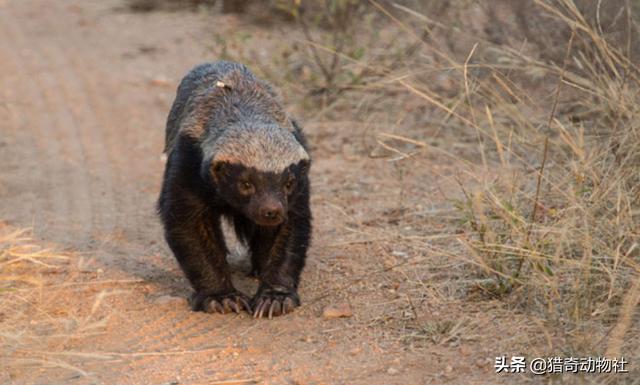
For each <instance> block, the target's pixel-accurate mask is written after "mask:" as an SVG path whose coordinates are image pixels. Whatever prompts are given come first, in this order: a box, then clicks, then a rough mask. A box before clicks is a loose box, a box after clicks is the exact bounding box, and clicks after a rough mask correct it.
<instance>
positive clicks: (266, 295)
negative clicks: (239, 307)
mask: <svg viewBox="0 0 640 385" xmlns="http://www.w3.org/2000/svg"><path fill="white" fill-rule="evenodd" d="M298 306H300V298H299V297H298V293H297V292H296V291H295V289H289V288H286V287H284V286H268V287H265V288H261V289H260V290H258V293H257V294H256V295H255V297H253V299H252V300H251V307H252V308H253V318H262V317H269V319H271V318H273V317H277V316H279V315H284V314H287V313H291V312H292V311H293V309H295V308H296V307H298Z"/></svg>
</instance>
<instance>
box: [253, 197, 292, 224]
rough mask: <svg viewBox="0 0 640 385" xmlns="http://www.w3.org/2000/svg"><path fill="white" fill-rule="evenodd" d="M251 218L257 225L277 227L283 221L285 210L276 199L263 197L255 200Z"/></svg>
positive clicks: (281, 203)
mask: <svg viewBox="0 0 640 385" xmlns="http://www.w3.org/2000/svg"><path fill="white" fill-rule="evenodd" d="M252 217H253V219H254V221H255V222H256V223H257V224H259V225H262V226H277V225H279V224H281V223H282V222H284V221H285V219H286V208H285V205H284V204H283V202H282V201H281V200H280V199H278V198H277V197H275V196H273V195H265V196H262V197H260V198H258V199H257V202H256V210H255V211H254V213H253V215H252Z"/></svg>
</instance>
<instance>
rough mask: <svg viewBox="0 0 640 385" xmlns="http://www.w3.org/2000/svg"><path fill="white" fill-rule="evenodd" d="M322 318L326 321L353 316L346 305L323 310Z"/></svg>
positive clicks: (340, 304)
mask: <svg viewBox="0 0 640 385" xmlns="http://www.w3.org/2000/svg"><path fill="white" fill-rule="evenodd" d="M322 316H323V317H324V318H327V319H332V318H342V317H351V316H353V310H352V309H351V305H349V304H348V303H339V304H332V305H329V306H327V307H325V308H324V310H323V311H322Z"/></svg>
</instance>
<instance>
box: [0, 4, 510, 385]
mask: <svg viewBox="0 0 640 385" xmlns="http://www.w3.org/2000/svg"><path fill="white" fill-rule="evenodd" d="M239 28H259V27H250V26H248V25H247V26H245V25H244V24H243V21H242V20H241V19H238V18H234V17H230V16H220V15H207V14H198V13H179V12H175V13H168V12H152V13H148V14H136V13H130V12H127V11H126V10H124V8H123V6H122V4H121V3H120V2H119V1H116V0H110V1H97V0H92V1H81V0H64V1H63V0H51V1H47V2H46V5H45V2H43V1H42V0H9V1H6V0H0V84H1V87H0V132H1V133H2V135H1V136H0V163H1V164H2V171H1V172H0V197H1V201H0V219H2V220H3V221H5V222H6V223H7V224H8V226H11V227H12V228H25V227H31V228H33V233H34V237H35V238H36V239H38V240H39V242H46V243H47V244H49V243H51V244H52V246H53V247H54V248H56V249H58V250H65V251H67V252H69V253H70V254H69V255H72V256H73V258H72V259H71V261H72V262H71V263H70V264H68V265H67V266H66V267H63V269H64V273H63V274H60V273H59V272H58V273H56V274H53V275H50V276H47V277H45V279H46V282H45V286H44V287H40V288H39V289H35V288H34V289H33V291H37V300H38V302H37V305H33V303H31V305H32V306H35V307H34V308H33V309H32V310H30V312H26V313H24V314H32V317H33V318H31V319H27V320H23V321H21V322H24V323H23V324H22V325H17V326H16V325H14V326H13V329H11V330H13V331H16V330H18V331H19V330H22V331H24V333H23V334H20V335H19V336H18V335H14V336H15V337H16V338H15V339H14V340H10V339H5V337H6V336H7V333H5V335H4V337H3V341H4V343H3V347H2V349H3V352H2V356H1V357H2V360H3V362H4V363H3V364H2V366H3V367H4V366H5V364H6V368H7V370H4V369H3V370H2V373H1V374H0V380H1V381H0V382H2V383H7V384H94V383H95V384H157V385H159V384H218V383H219V384H222V383H229V384H230V383H237V384H245V383H247V384H248V383H260V384H368V385H378V384H379V385H382V384H429V383H445V382H454V383H465V384H466V383H482V382H485V381H488V382H493V380H495V379H496V378H495V377H494V375H493V367H492V364H493V357H495V356H496V355H498V354H499V353H500V352H501V350H500V348H504V347H505V346H504V345H503V343H502V342H500V341H495V340H494V337H491V336H496V335H500V333H501V332H500V330H502V331H504V330H509V329H511V328H515V327H518V326H519V321H518V320H517V319H516V318H514V319H511V320H510V321H509V322H510V327H509V328H506V327H504V326H501V324H500V321H499V320H497V318H496V316H491V315H489V314H484V313H483V309H480V308H479V307H481V306H475V308H474V309H466V310H465V306H466V305H465V304H464V303H463V302H461V301H459V300H453V299H452V298H456V294H455V293H453V294H451V292H453V291H455V290H456V289H455V287H453V286H452V287H453V288H452V289H451V290H449V289H448V286H447V285H448V283H447V271H449V270H450V269H456V268H458V267H459V265H460V262H459V261H443V260H441V259H437V260H436V259H434V260H433V261H430V260H429V259H428V254H429V253H428V250H427V251H425V252H424V253H423V254H421V255H419V257H421V258H422V259H420V263H422V264H423V268H422V269H420V270H416V269H415V268H413V267H411V263H412V261H413V260H412V259H411V258H413V257H415V256H414V255H412V251H411V250H407V249H406V248H403V247H402V245H394V244H393V243H391V244H389V243H384V242H378V241H384V240H385V239H391V238H392V237H391V236H390V235H389V234H388V233H385V232H384V229H385V227H386V226H393V225H397V221H396V222H394V218H395V217H396V216H397V215H399V214H398V213H400V214H402V213H405V214H406V212H403V211H399V210H404V209H398V206H400V205H399V204H398V202H399V201H400V200H402V199H403V198H402V197H403V196H405V195H407V194H413V195H414V196H415V197H417V198H416V200H419V201H420V202H422V203H421V205H420V206H416V207H412V208H411V210H413V211H414V212H415V213H411V212H410V213H409V215H415V216H416V218H426V219H425V220H424V224H423V226H424V227H423V228H421V229H419V231H420V232H419V234H426V233H428V234H435V235H437V234H438V231H440V230H442V229H443V228H444V222H445V220H444V219H442V217H446V216H447V215H449V214H448V212H449V210H450V206H449V205H448V204H447V203H446V200H445V198H444V196H443V195H447V194H442V193H441V190H440V189H441V188H442V186H443V185H447V183H445V182H444V181H443V179H442V178H443V177H442V176H443V175H448V174H453V172H452V171H451V170H449V169H448V167H449V166H447V165H446V163H444V162H443V160H442V159H440V160H438V162H434V160H436V159H435V158H434V157H431V158H428V157H427V159H423V160H421V161H417V163H416V164H415V166H414V167H413V168H411V169H409V170H406V171H405V173H406V174H407V175H409V182H408V183H407V185H406V186H404V187H403V188H400V187H399V186H395V185H394V184H395V183H396V182H397V178H396V177H395V176H394V175H395V172H396V171H397V170H395V169H394V168H393V166H391V165H390V164H389V163H388V162H386V161H383V160H380V161H377V160H372V159H370V158H367V157H366V156H353V154H350V153H349V152H350V150H349V148H351V147H349V145H348V144H349V143H347V142H348V141H349V140H350V139H349V137H350V136H352V134H351V133H350V132H349V127H350V123H349V122H334V124H328V123H327V122H320V121H314V120H313V119H312V118H310V119H307V121H306V122H305V123H306V124H305V126H306V130H307V131H308V133H309V136H310V138H311V141H312V143H313V147H314V149H315V152H314V156H315V163H314V167H313V171H312V172H313V194H314V195H313V210H314V214H315V232H314V244H313V247H312V249H311V251H310V257H309V262H308V265H307V268H306V270H305V272H304V275H303V280H302V282H303V283H302V288H301V297H302V300H303V302H304V305H303V306H302V307H301V308H300V309H298V310H296V311H295V312H294V313H293V314H292V315H288V316H285V317H281V318H278V319H274V320H254V319H252V318H251V317H249V316H248V315H247V314H242V315H210V314H203V313H194V312H191V311H190V310H189V308H188V306H187V304H186V301H184V300H183V298H186V297H187V296H188V295H189V293H190V290H189V287H188V284H187V282H186V281H185V280H184V278H183V277H182V274H181V272H180V271H179V269H178V267H177V265H176V263H175V261H174V259H173V257H172V255H171V254H170V252H169V250H168V249H167V247H166V246H165V243H164V240H163V238H162V233H161V228H160V225H159V222H158V219H157V217H156V215H155V211H154V205H155V201H156V198H157V194H158V189H159V185H160V180H161V174H162V170H163V163H162V161H161V152H162V146H163V134H164V132H163V129H164V121H165V117H166V114H167V112H168V109H169V107H170V103H171V102H172V99H173V97H174V94H175V87H176V85H177V83H178V81H179V79H180V78H181V76H182V75H183V74H184V73H185V72H186V71H187V70H189V69H190V68H191V67H193V66H194V65H195V64H198V63H200V62H203V61H206V60H215V59H216V58H215V57H213V55H212V53H211V52H210V51H209V50H208V49H207V48H206V47H207V44H203V40H207V39H208V37H209V36H212V30H215V32H216V33H222V34H224V33H225V31H234V30H237V29H239ZM258 32H260V31H259V30H258ZM265 36H266V35H265ZM265 39H273V37H269V36H267V37H265ZM255 42H256V40H254V43H255ZM257 42H258V43H259V42H260V41H259V40H257ZM209 46H210V44H209ZM246 64H248V65H249V66H250V67H251V64H252V63H246ZM276 86H278V85H277V84H276ZM285 99H287V100H288V101H289V104H292V103H291V101H294V100H296V99H298V96H296V95H285ZM293 108H294V109H296V108H298V109H299V108H300V107H299V106H294V107H293ZM307 116H313V114H311V113H308V114H307ZM354 141H355V140H354ZM344 143H347V145H343V144H344ZM438 165H440V166H438ZM406 227H407V231H408V232H409V233H410V232H411V231H413V230H412V229H411V228H410V227H408V226H406ZM414 230H416V231H417V230H418V229H414ZM396 246H397V248H396ZM403 258H407V261H406V266H405V267H407V268H406V269H405V270H402V269H400V270H397V269H392V267H393V266H394V265H396V264H399V265H403V262H402V261H403ZM425 258H427V259H425ZM425 266H426V267H425ZM237 280H238V284H239V286H240V287H242V288H243V289H244V290H246V291H251V290H255V287H256V283H255V282H254V281H252V280H250V279H248V278H244V276H243V275H241V274H238V276H237ZM427 281H428V282H432V283H433V286H431V283H430V284H429V285H425V284H424V282H427ZM409 282H412V283H415V282H418V284H412V285H409V284H408V283H409ZM21 290H23V289H21ZM27 290H29V289H27ZM403 290H406V291H404V292H403ZM448 290H449V291H448ZM447 292H449V293H450V294H451V296H450V297H447V296H443V295H442V293H447ZM18 293H22V292H18ZM25 293H26V292H25ZM32 294H33V293H32ZM25 295H26V294H25ZM16 298H19V296H18V297H16ZM408 298H412V301H408ZM14 300H15V301H16V302H15V303H16V306H18V307H20V306H23V305H24V304H23V303H21V302H20V301H19V300H17V299H15V298H14ZM29 301H31V300H29ZM344 302H348V303H350V304H351V306H352V308H353V311H354V315H353V316H352V317H350V318H340V319H325V318H323V317H322V309H323V308H324V307H325V306H327V305H329V304H337V303H344ZM7 316H8V315H7V314H5V315H4V318H1V317H0V320H1V319H6V317H7ZM9 318H10V317H9ZM416 318H420V319H421V320H422V321H424V322H425V325H431V328H432V329H430V331H425V330H419V331H416V330H417V329H416V328H415V327H412V322H415V321H416ZM422 321H421V322H422ZM520 326H521V325H520ZM438 328H441V329H442V330H440V329H438ZM61 330H62V332H60V331H61ZM511 330H513V329H511ZM54 331H55V332H54ZM485 332H486V333H487V335H486V336H485V335H484V333H485ZM412 333H413V334H412ZM429 333H431V334H429ZM513 334H516V335H517V332H512V336H513ZM7 338H8V337H7ZM508 338H509V337H507V335H505V342H504V344H506V346H507V347H509V346H511V347H513V346H515V345H513V343H512V342H513V341H511V342H509V341H508ZM7 341H9V342H7ZM488 343H491V344H492V347H491V349H489V348H488V346H489V345H488ZM497 353H498V354H497ZM487 376H490V377H487ZM231 380H238V382H224V381H231Z"/></svg>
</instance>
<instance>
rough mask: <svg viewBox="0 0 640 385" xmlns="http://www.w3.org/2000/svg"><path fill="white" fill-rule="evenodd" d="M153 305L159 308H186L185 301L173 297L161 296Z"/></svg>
mask: <svg viewBox="0 0 640 385" xmlns="http://www.w3.org/2000/svg"><path fill="white" fill-rule="evenodd" d="M153 303H154V304H155V305H157V306H160V307H171V308H181V307H185V306H187V300H186V299H185V298H182V297H176V296H173V295H163V296H160V297H158V298H156V299H155V300H153Z"/></svg>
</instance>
